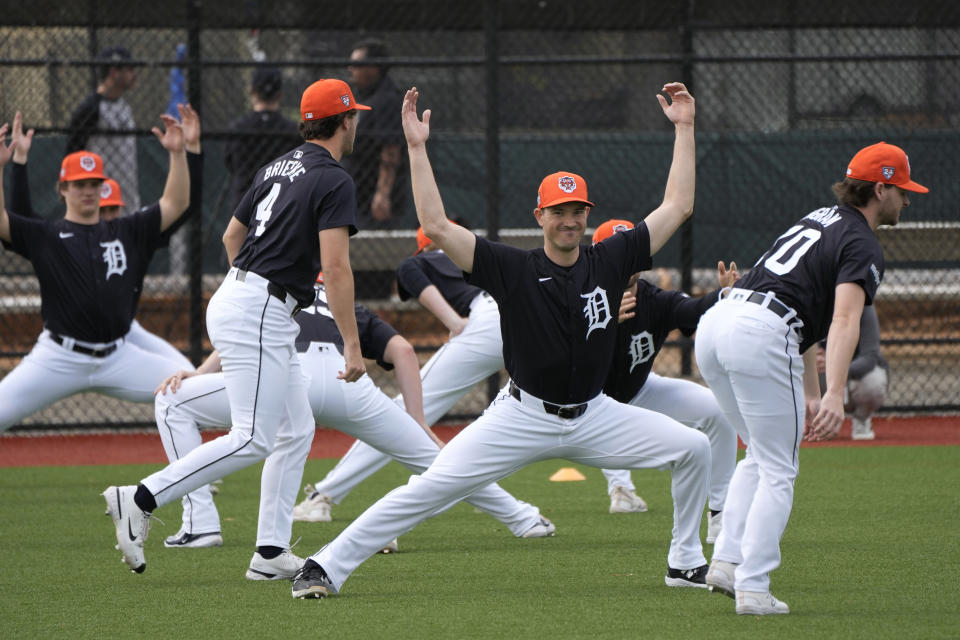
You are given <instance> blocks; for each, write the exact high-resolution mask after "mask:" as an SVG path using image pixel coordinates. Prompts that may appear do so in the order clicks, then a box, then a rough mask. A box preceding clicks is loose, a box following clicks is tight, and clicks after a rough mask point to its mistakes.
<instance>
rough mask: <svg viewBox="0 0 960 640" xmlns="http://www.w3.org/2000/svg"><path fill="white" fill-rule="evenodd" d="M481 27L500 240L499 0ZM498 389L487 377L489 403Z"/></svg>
mask: <svg viewBox="0 0 960 640" xmlns="http://www.w3.org/2000/svg"><path fill="white" fill-rule="evenodd" d="M484 14H485V20H484V24H483V30H484V43H485V49H486V53H485V55H486V64H485V67H486V89H487V91H486V93H487V99H486V109H487V118H486V125H487V126H486V132H485V139H484V141H485V144H484V150H485V154H484V155H485V158H484V165H485V169H486V178H487V179H486V196H487V197H486V201H487V207H486V209H487V212H486V213H487V215H486V218H487V238H489V239H490V240H499V239H500V111H499V109H500V77H499V76H500V64H499V62H500V0H486V2H485V11H484ZM499 390H500V375H499V374H497V373H495V374H493V375H492V376H490V377H489V378H487V396H488V399H489V400H490V402H493V399H494V398H496V397H497V392H498V391H499Z"/></svg>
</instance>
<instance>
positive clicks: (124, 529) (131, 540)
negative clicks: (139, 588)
mask: <svg viewBox="0 0 960 640" xmlns="http://www.w3.org/2000/svg"><path fill="white" fill-rule="evenodd" d="M136 493H137V487H136V486H135V485H128V486H125V487H107V490H106V491H104V492H103V493H102V494H100V495H102V496H103V499H104V500H106V501H107V515H108V516H110V518H112V519H113V525H114V527H115V528H116V533H117V546H116V547H114V548H115V549H118V550H119V551H120V553H121V554H123V561H124V562H126V563H127V566H128V567H130V570H131V571H133V572H135V573H143V572H144V571H145V570H146V568H147V561H146V559H145V558H144V556H143V543H144V541H145V540H146V539H147V534H148V533H149V532H150V514H149V513H144V512H143V511H142V510H141V509H140V507H138V506H137V503H136V502H134V500H133V496H134V494H136Z"/></svg>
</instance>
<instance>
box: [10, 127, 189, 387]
mask: <svg viewBox="0 0 960 640" xmlns="http://www.w3.org/2000/svg"><path fill="white" fill-rule="evenodd" d="M188 132H189V133H191V135H192V134H193V130H192V129H190V128H189V127H188V129H187V131H186V132H185V133H188ZM196 134H197V135H199V129H198V130H197V131H196ZM11 138H12V139H13V141H14V143H15V146H14V150H13V162H11V163H10V164H11V167H12V169H13V173H12V180H11V187H12V189H11V192H10V203H9V209H10V211H13V212H14V213H16V214H19V215H21V216H26V217H37V215H36V213H35V212H34V211H33V205H32V201H31V197H30V182H29V175H28V172H27V158H28V156H29V154H30V147H31V146H32V144H33V129H30V130H29V131H27V132H26V133H24V131H23V116H22V114H21V113H20V112H19V111H18V112H17V114H16V115H15V116H14V118H13V130H12V131H11ZM199 143H200V141H199V137H198V139H197V140H196V144H194V141H192V140H188V139H184V146H185V147H186V149H187V167H188V171H189V174H190V206H189V207H188V208H187V210H186V211H185V212H184V213H183V215H181V216H180V217H179V218H178V219H177V221H176V222H174V223H173V224H172V225H170V227H168V228H167V229H166V230H165V231H164V232H163V233H161V234H160V245H159V247H165V246H167V244H168V243H169V242H170V236H171V235H173V233H175V232H176V231H177V230H178V229H179V228H180V227H181V226H183V224H184V223H185V222H186V221H187V220H188V219H189V217H190V215H191V212H194V211H196V210H198V209H199V208H200V206H201V204H200V201H201V194H202V193H203V187H202V184H203V156H202V154H201V153H200V152H199V151H200V145H199ZM124 206H125V203H124V201H123V193H122V192H121V190H120V185H119V184H117V181H116V180H113V179H111V178H106V179H104V181H103V185H101V187H100V220H102V221H104V222H109V221H111V220H115V219H117V218H119V217H121V216H122V215H123V208H124ZM159 247H158V248H159ZM142 292H143V287H138V288H137V296H136V299H135V300H134V310H133V314H134V315H136V307H137V305H138V304H139V302H140V295H139V294H140V293H142ZM123 339H124V342H128V343H130V344H133V345H135V346H137V347H140V348H141V349H143V350H144V351H148V352H150V353H155V354H157V355H159V356H162V357H164V358H166V359H167V360H169V361H170V362H171V364H172V365H173V367H174V369H175V370H176V369H193V365H192V364H191V363H190V361H189V360H187V358H186V356H184V355H183V354H182V353H181V352H180V350H179V349H177V348H176V347H174V346H173V345H172V344H170V343H169V342H167V341H166V340H164V339H163V338H161V337H160V336H157V335H154V334H152V333H150V332H149V331H147V330H146V329H144V328H143V326H141V324H140V323H139V322H137V319H136V318H135V317H134V318H132V319H131V320H130V331H128V332H127V335H125V336H124V337H123ZM165 370H169V367H167V368H165Z"/></svg>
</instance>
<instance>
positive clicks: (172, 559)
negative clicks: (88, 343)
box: [0, 447, 960, 640]
mask: <svg viewBox="0 0 960 640" xmlns="http://www.w3.org/2000/svg"><path fill="white" fill-rule="evenodd" d="M333 462H334V461H332V460H311V461H309V462H308V463H307V471H306V474H305V478H304V479H305V481H310V482H312V481H317V480H319V479H320V478H321V477H322V476H323V475H324V473H325V472H326V470H327V469H329V468H330V467H331V466H332V464H333ZM958 463H960V448H958V447H929V448H928V447H905V448H896V447H870V448H835V449H804V450H802V451H801V466H800V470H801V471H800V477H799V479H798V481H797V491H796V499H795V502H794V511H793V515H792V517H791V520H790V524H789V525H788V527H787V531H786V534H785V536H784V539H783V542H782V545H781V547H782V551H783V564H782V566H781V568H780V569H779V570H778V571H776V572H775V573H774V574H773V586H772V588H773V592H774V593H775V594H776V595H777V596H778V597H780V598H781V599H783V600H785V601H786V602H787V603H789V605H790V608H791V614H790V615H788V616H777V617H767V618H760V617H744V616H737V615H735V614H734V607H733V601H732V600H730V599H728V598H726V597H723V596H720V595H715V594H710V593H708V592H706V591H701V590H698V589H670V588H667V587H666V586H664V583H663V575H664V573H665V571H666V554H667V547H668V544H669V535H670V526H671V519H672V507H671V503H670V497H669V475H668V474H667V473H661V472H656V471H640V472H634V481H635V483H636V484H637V487H638V493H639V494H640V495H642V496H643V497H644V498H645V499H646V500H647V502H648V503H649V504H650V511H649V512H647V513H643V514H617V515H610V514H608V513H607V507H608V504H609V502H608V500H607V497H606V491H605V489H606V485H605V481H604V479H603V477H602V475H601V474H600V472H599V471H598V470H595V469H590V468H585V467H579V466H578V467H577V468H579V469H580V470H581V471H582V472H583V473H584V474H585V475H586V476H587V480H586V481H585V482H549V481H548V477H549V476H550V475H551V474H552V473H553V472H554V471H556V470H557V469H558V468H560V467H561V466H573V465H570V464H569V463H566V462H564V461H559V460H556V461H548V462H543V463H539V464H536V465H533V466H530V467H528V468H526V469H523V470H521V471H520V472H518V473H517V474H515V475H514V476H512V477H510V478H508V479H506V480H505V481H504V482H503V483H502V484H503V486H504V487H505V488H507V489H508V490H509V491H511V492H512V493H513V494H514V495H516V496H517V497H519V498H521V499H523V500H526V501H528V502H532V503H534V504H537V505H538V506H539V507H540V508H541V509H542V511H543V513H544V515H546V516H547V517H549V518H550V519H552V520H553V521H554V523H555V524H556V525H557V536H556V537H554V538H549V539H539V540H521V539H517V538H514V537H513V536H512V535H510V533H509V531H507V530H506V528H505V527H504V526H503V525H501V524H500V523H499V522H497V521H495V520H493V519H492V518H490V517H489V516H487V515H485V514H481V513H477V512H475V510H474V509H473V507H471V506H469V505H463V504H461V505H457V506H456V507H454V508H453V509H452V510H451V511H449V512H448V513H446V514H443V515H441V516H439V517H436V518H433V519H431V520H428V521H427V522H425V523H423V524H422V525H420V526H419V527H417V528H416V529H414V530H413V531H412V532H410V533H408V534H407V535H405V536H403V537H401V538H400V553H399V554H396V555H392V556H376V557H374V558H371V559H370V560H369V561H367V562H366V563H365V564H363V565H362V566H361V567H360V568H359V569H358V570H357V571H356V572H355V573H354V574H353V576H352V577H351V579H350V580H349V581H348V582H347V583H346V585H345V586H344V590H343V593H342V594H340V595H338V596H336V597H333V598H329V599H326V600H309V601H301V600H293V599H292V598H291V597H290V583H289V582H250V581H247V580H246V579H244V572H245V570H246V567H247V564H248V563H249V561H250V556H251V554H252V552H253V548H254V541H255V530H256V516H257V500H258V490H259V482H258V481H259V471H260V467H259V465H258V466H256V467H252V468H250V469H247V470H244V471H241V472H238V473H236V474H234V475H232V476H229V477H227V478H226V479H225V480H224V483H223V485H222V492H221V493H220V495H219V496H218V498H217V506H218V508H219V509H220V515H221V518H222V520H223V535H224V540H225V542H224V546H223V547H222V548H216V549H166V548H164V547H163V538H164V537H165V536H167V535H172V534H173V533H175V532H176V531H177V529H178V528H179V524H180V509H179V505H177V504H174V505H168V506H166V507H164V508H162V509H160V510H158V511H157V513H156V515H157V516H159V517H160V518H162V519H163V520H165V522H166V526H162V525H160V524H159V523H156V522H155V523H154V525H153V528H152V529H151V532H150V538H149V540H148V541H147V545H146V557H147V567H148V568H147V571H146V572H145V573H144V574H141V575H135V574H133V573H130V571H128V570H127V569H126V566H125V565H123V564H122V563H121V561H120V553H119V552H118V551H115V550H114V549H113V545H114V543H115V540H114V534H113V527H112V525H111V523H110V520H109V519H108V518H106V517H104V515H103V512H104V506H103V505H104V503H103V499H102V498H101V497H100V496H99V493H100V492H101V491H102V490H103V489H104V488H105V487H106V486H107V485H110V484H131V483H135V482H136V481H137V480H138V479H139V478H141V477H142V476H143V475H146V474H147V473H149V472H151V471H153V470H155V469H156V468H157V467H156V466H155V465H139V466H104V467H41V468H20V469H10V468H7V469H0V540H2V541H3V543H4V553H3V555H2V558H3V560H2V563H0V637H2V638H41V637H43V638H47V637H70V638H100V637H116V638H133V637H146V638H176V639H185V638H281V637H287V638H298V639H299V638H330V639H337V640H339V639H341V638H591V639H595V638H682V639H685V640H693V639H695V638H698V639H699V638H736V639H738V640H741V639H743V638H754V637H755V638H777V640H789V639H793V638H798V639H802V640H812V639H814V638H817V639H820V638H870V639H871V640H876V639H880V638H898V639H899V638H957V637H958V636H960V613H958V606H960V581H958V579H957V574H958V571H957V569H958V565H960V550H958V543H957V540H958V537H957V532H958V530H960V517H958V514H960V497H958V489H960V464H958ZM407 475H408V474H406V473H405V472H404V471H403V470H402V468H400V467H399V466H398V465H390V466H389V467H387V468H386V469H384V470H383V471H381V472H379V473H378V474H377V475H375V476H373V477H372V478H371V479H370V480H368V481H367V482H366V483H365V484H363V485H361V486H360V487H359V488H358V489H357V490H356V491H355V492H354V493H353V494H351V495H350V496H349V497H348V498H347V499H346V500H345V501H344V502H343V504H341V505H339V506H336V507H334V511H333V514H334V522H332V523H319V524H309V523H295V525H294V538H295V539H296V537H298V536H302V541H301V542H300V543H299V545H298V546H297V547H296V549H295V550H294V551H295V553H297V554H299V555H302V556H306V555H309V554H311V553H313V552H314V551H316V550H317V549H318V548H319V547H320V546H322V545H323V544H324V543H326V542H327V541H329V540H330V539H332V538H333V537H334V536H335V535H336V533H338V532H339V531H340V530H341V529H343V527H345V526H346V524H347V523H348V522H349V521H350V519H351V518H353V517H355V516H356V515H358V514H359V513H360V512H361V511H362V510H363V509H364V508H365V507H366V506H368V505H369V504H371V503H372V502H373V501H375V500H376V499H377V498H379V497H380V496H381V495H383V494H384V493H385V492H386V491H388V490H389V489H391V488H393V487H394V486H396V485H398V484H400V483H402V482H404V481H405V479H406V476H407ZM704 527H705V524H704ZM705 552H706V554H707V557H708V558H709V555H710V547H709V546H707V547H706V548H705Z"/></svg>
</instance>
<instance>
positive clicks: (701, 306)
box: [593, 220, 739, 544]
mask: <svg viewBox="0 0 960 640" xmlns="http://www.w3.org/2000/svg"><path fill="white" fill-rule="evenodd" d="M632 228H633V223H631V222H630V221H628V220H608V221H607V222H604V223H603V224H602V225H600V226H599V227H597V230H596V231H595V232H594V234H593V243H594V244H596V243H598V242H603V241H604V240H606V239H607V238H609V237H610V236H612V235H613V234H614V233H615V232H617V231H626V230H627V229H632ZM639 275H640V274H635V275H634V276H633V277H631V278H630V285H629V286H628V287H627V291H626V292H625V293H624V298H623V302H622V304H621V307H620V320H621V322H620V324H619V326H618V327H617V346H616V350H615V351H614V355H613V364H612V366H611V367H610V374H609V375H608V376H607V382H606V384H605V385H604V387H603V392H604V393H606V394H607V395H608V396H610V397H611V398H613V399H614V400H617V401H618V402H623V403H626V404H631V405H633V406H635V407H643V408H644V409H649V410H651V411H657V412H659V413H663V414H666V415H668V416H670V417H671V418H673V419H675V420H677V421H679V422H681V423H683V424H685V425H687V426H688V427H691V428H693V429H697V430H698V431H702V432H703V433H705V434H706V435H707V437H708V438H710V453H711V455H710V461H711V469H710V497H709V499H708V501H707V506H708V507H709V509H710V515H709V516H708V517H707V538H706V540H707V542H708V543H711V544H712V543H713V542H716V539H717V535H718V534H719V533H720V527H721V522H722V519H723V515H722V512H723V502H724V500H726V497H727V486H728V485H729V484H730V477H731V476H732V475H733V468H734V465H735V464H736V462H737V433H736V431H734V429H733V426H732V425H731V424H730V422H729V421H727V418H726V416H724V415H723V411H721V410H720V405H718V404H717V400H716V398H714V397H713V394H712V393H710V389H708V388H706V387H704V386H702V385H699V384H697V383H696V382H691V381H690V380H680V379H678V378H666V377H663V376H659V375H657V374H656V373H653V371H651V368H652V367H653V360H654V358H656V357H657V354H658V353H659V352H660V348H661V347H662V346H663V343H664V342H665V341H666V339H667V335H668V334H669V333H670V332H671V331H673V330H674V329H680V330H681V331H682V332H684V333H685V334H686V335H691V334H692V333H693V332H694V331H695V330H696V328H697V322H699V321H700V316H701V315H703V313H704V312H705V311H706V310H707V309H709V308H710V307H711V306H713V304H714V303H716V301H717V300H718V299H719V293H720V290H719V289H718V290H715V291H711V292H710V293H707V294H705V295H703V296H700V297H698V298H691V297H690V296H688V295H686V294H684V293H683V292H681V291H666V290H664V289H661V288H659V287H656V286H654V285H652V284H650V283H649V282H647V281H646V280H643V279H642V278H640V277H639ZM738 275H739V274H738V273H737V265H736V264H735V263H732V262H731V263H730V270H729V271H728V270H727V268H726V265H725V264H724V263H723V262H720V263H719V264H718V265H717V277H718V280H719V281H720V285H721V287H723V286H730V285H732V284H733V282H734V281H735V280H736V279H737V277H738ZM603 475H604V476H605V477H606V478H607V484H608V487H609V493H610V496H611V503H610V510H611V512H612V511H613V510H614V509H613V508H614V505H615V504H616V503H615V499H616V497H617V495H618V493H622V490H623V488H624V487H627V488H628V489H629V491H630V493H633V490H634V487H633V482H632V480H631V479H630V471H629V470H626V469H622V470H621V469H604V471H603Z"/></svg>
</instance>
